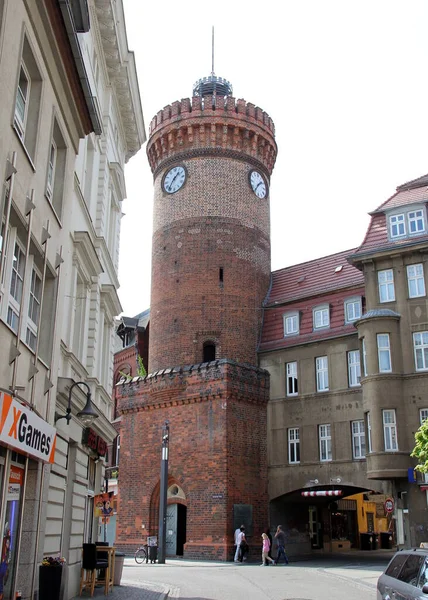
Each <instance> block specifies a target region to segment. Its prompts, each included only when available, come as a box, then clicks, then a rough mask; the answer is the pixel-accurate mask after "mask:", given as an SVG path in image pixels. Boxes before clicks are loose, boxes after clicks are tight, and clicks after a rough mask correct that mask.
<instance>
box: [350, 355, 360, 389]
mask: <svg viewBox="0 0 428 600" xmlns="http://www.w3.org/2000/svg"><path fill="white" fill-rule="evenodd" d="M348 381H349V387H359V386H360V385H361V364H360V351H359V350H350V351H349V352H348Z"/></svg>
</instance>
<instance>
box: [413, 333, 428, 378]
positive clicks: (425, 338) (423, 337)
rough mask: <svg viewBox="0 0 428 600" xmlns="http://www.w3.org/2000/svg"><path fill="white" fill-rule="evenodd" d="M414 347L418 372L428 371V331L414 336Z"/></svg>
mask: <svg viewBox="0 0 428 600" xmlns="http://www.w3.org/2000/svg"><path fill="white" fill-rule="evenodd" d="M413 347H414V349H415V364H416V370H417V371H426V370H428V331H420V332H418V333H414V334H413Z"/></svg>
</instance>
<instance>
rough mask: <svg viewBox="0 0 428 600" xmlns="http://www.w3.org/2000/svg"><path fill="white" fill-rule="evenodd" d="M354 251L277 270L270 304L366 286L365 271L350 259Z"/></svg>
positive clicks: (274, 273) (274, 275) (273, 279)
mask: <svg viewBox="0 0 428 600" xmlns="http://www.w3.org/2000/svg"><path fill="white" fill-rule="evenodd" d="M354 252H356V249H353V250H345V251H344V252H338V253H337V254H330V255H329V256H323V257H322V258H317V259H315V260H310V261H308V262H304V263H300V264H298V265H293V266H291V267H286V268H285V269H280V270H279V271H274V272H273V273H272V286H271V291H270V293H269V298H268V300H267V305H271V304H275V303H279V302H280V303H285V302H293V301H296V300H300V299H302V298H308V297H311V296H316V295H318V294H325V293H327V292H329V291H332V290H338V289H343V288H349V287H353V286H356V285H362V284H363V283H364V276H363V274H362V273H361V272H360V271H358V270H357V269H356V268H355V267H353V266H351V265H350V264H349V263H348V262H347V259H348V257H349V256H350V255H351V254H353V253H354ZM340 267H342V268H341V269H340Z"/></svg>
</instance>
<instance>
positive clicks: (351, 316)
mask: <svg viewBox="0 0 428 600" xmlns="http://www.w3.org/2000/svg"><path fill="white" fill-rule="evenodd" d="M361 313H362V310H361V297H360V296H358V297H355V298H348V299H347V300H345V323H352V322H353V321H356V320H357V319H361Z"/></svg>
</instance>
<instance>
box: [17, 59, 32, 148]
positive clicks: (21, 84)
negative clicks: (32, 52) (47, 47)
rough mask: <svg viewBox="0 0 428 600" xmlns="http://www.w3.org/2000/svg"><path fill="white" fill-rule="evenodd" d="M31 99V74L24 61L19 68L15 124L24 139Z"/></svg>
mask: <svg viewBox="0 0 428 600" xmlns="http://www.w3.org/2000/svg"><path fill="white" fill-rule="evenodd" d="M29 100H30V76H29V75H28V71H27V69H26V67H25V64H24V63H21V67H20V70H19V81H18V90H17V92H16V102H15V119H14V125H15V128H16V131H17V132H18V135H19V137H20V138H21V139H24V133H25V125H26V123H27V116H28V105H29Z"/></svg>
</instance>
